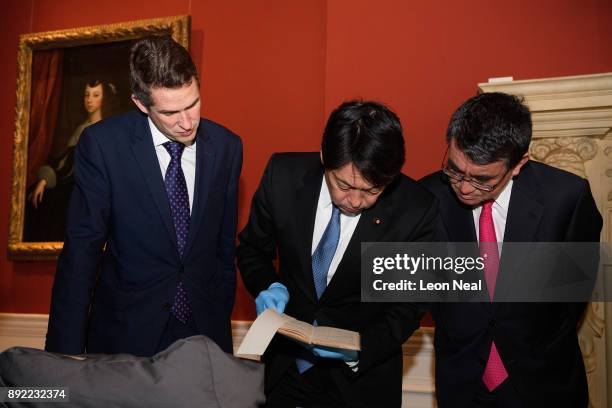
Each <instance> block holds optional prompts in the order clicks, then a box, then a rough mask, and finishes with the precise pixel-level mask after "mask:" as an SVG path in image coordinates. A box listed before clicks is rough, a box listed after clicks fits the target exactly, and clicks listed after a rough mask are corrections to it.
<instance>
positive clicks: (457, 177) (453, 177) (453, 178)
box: [442, 150, 511, 193]
mask: <svg viewBox="0 0 612 408" xmlns="http://www.w3.org/2000/svg"><path fill="white" fill-rule="evenodd" d="M447 154H448V150H447V151H446V153H445V154H444V159H442V163H443V164H442V172H443V173H444V174H446V175H447V176H448V178H449V179H450V182H451V183H461V182H463V181H465V182H466V183H469V184H470V185H471V186H472V187H474V188H476V189H478V190H482V191H485V192H487V193H490V192H491V191H493V190H495V189H496V188H497V186H499V184H500V183H501V182H502V181H504V178H506V175H507V174H508V172H509V171H510V170H511V169H507V170H506V171H505V172H504V174H503V175H502V176H501V178H500V180H499V181H498V182H497V183H495V184H493V185H491V184H486V183H481V182H479V181H476V180H472V179H471V178H469V177H466V176H465V175H463V174H460V173H457V172H456V171H454V170H452V169H451V168H450V167H448V162H447V161H446V156H447Z"/></svg>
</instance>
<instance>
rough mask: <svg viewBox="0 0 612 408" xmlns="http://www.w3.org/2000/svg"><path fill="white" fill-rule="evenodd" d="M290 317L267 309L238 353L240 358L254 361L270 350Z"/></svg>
mask: <svg viewBox="0 0 612 408" xmlns="http://www.w3.org/2000/svg"><path fill="white" fill-rule="evenodd" d="M290 319H293V318H291V317H289V316H285V315H280V314H278V313H276V311H275V310H274V309H267V310H265V311H264V312H263V313H262V314H260V315H259V316H257V319H255V321H254V322H253V324H252V325H251V327H250V328H249V331H248V332H247V334H246V336H244V340H242V344H240V347H239V348H238V350H237V351H236V355H237V356H238V357H243V358H249V359H253V358H254V357H253V356H261V355H263V353H264V352H265V351H266V348H268V345H269V344H270V342H271V341H272V338H273V337H274V334H276V331H277V330H278V328H279V327H281V326H282V325H283V324H285V322H287V321H288V320H290Z"/></svg>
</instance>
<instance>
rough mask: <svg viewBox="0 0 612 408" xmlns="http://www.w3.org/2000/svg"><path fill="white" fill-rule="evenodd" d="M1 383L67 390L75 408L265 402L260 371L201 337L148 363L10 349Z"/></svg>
mask: <svg viewBox="0 0 612 408" xmlns="http://www.w3.org/2000/svg"><path fill="white" fill-rule="evenodd" d="M2 382H4V383H5V384H6V386H40V387H42V386H67V387H69V390H70V406H75V407H96V408H97V407H150V408H154V407H202V408H204V407H206V408H208V407H212V408H216V407H219V408H226V407H227V408H229V407H232V408H233V407H236V408H247V407H257V406H260V404H262V403H263V402H264V400H265V399H264V394H263V365H262V364H259V363H256V362H252V361H244V360H240V359H238V358H236V357H234V356H232V355H230V354H226V353H225V352H223V351H222V350H221V349H220V348H219V346H217V345H216V344H215V343H214V342H213V341H212V340H210V339H209V338H208V337H205V336H193V337H189V338H187V339H182V340H178V341H177V342H175V343H173V344H172V345H171V346H170V347H168V348H167V349H166V350H164V351H162V352H160V353H158V354H156V355H154V356H153V357H135V356H132V355H129V354H116V355H104V354H90V355H86V356H84V359H81V360H79V359H76V358H74V357H70V356H66V355H62V354H56V353H48V352H44V351H42V350H37V349H32V348H26V347H14V348H11V349H8V350H6V351H4V352H3V353H0V383H2ZM56 405H57V403H55V404H53V403H51V404H50V403H46V404H43V403H40V404H36V403H33V404H32V403H28V405H27V406H28V407H44V406H56ZM11 406H20V405H17V404H15V405H13V404H11ZM24 406H25V405H24Z"/></svg>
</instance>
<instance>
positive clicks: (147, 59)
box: [130, 35, 200, 108]
mask: <svg viewBox="0 0 612 408" xmlns="http://www.w3.org/2000/svg"><path fill="white" fill-rule="evenodd" d="M194 79H195V81H196V83H198V84H199V83H200V80H199V78H198V71H197V69H196V67H195V65H194V63H193V61H192V59H191V56H190V55H189V52H188V51H187V50H186V49H185V48H184V47H183V46H182V45H180V44H179V43H177V42H176V41H174V40H173V39H172V37H170V36H169V35H164V36H155V37H148V38H144V39H142V40H139V41H137V42H136V43H135V44H134V45H133V46H132V50H131V54H130V85H131V87H132V93H133V94H134V95H136V98H138V100H139V101H140V102H142V104H143V105H144V106H145V107H147V108H148V107H150V106H151V105H152V104H153V101H152V100H151V88H157V87H159V88H180V87H182V86H184V85H189V84H191V81H193V80H194Z"/></svg>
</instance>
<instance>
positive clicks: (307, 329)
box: [278, 315, 314, 344]
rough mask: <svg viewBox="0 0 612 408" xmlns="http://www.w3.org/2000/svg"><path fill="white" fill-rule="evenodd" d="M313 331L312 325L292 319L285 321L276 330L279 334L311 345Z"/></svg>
mask: <svg viewBox="0 0 612 408" xmlns="http://www.w3.org/2000/svg"><path fill="white" fill-rule="evenodd" d="M285 316H286V315H285ZM287 317H289V316H287ZM313 331H314V327H313V326H312V324H309V323H306V322H303V321H301V320H297V319H294V318H293V317H291V318H290V320H287V321H285V323H284V324H283V325H282V326H281V327H280V328H279V329H278V332H279V333H280V334H283V335H285V336H287V337H291V338H292V339H295V340H298V341H301V342H302V343H306V344H311V343H312V334H313Z"/></svg>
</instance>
